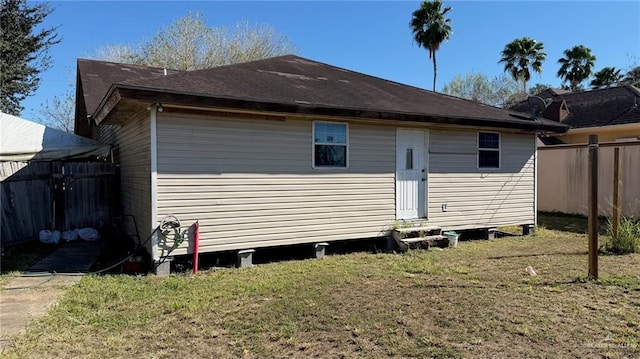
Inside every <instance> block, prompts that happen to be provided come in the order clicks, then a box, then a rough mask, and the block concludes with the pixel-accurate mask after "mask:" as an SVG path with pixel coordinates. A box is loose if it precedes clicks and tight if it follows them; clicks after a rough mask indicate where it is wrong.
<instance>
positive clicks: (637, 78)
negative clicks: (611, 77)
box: [622, 66, 640, 86]
mask: <svg viewBox="0 0 640 359" xmlns="http://www.w3.org/2000/svg"><path fill="white" fill-rule="evenodd" d="M622 82H623V83H625V84H629V85H633V86H640V66H636V67H634V68H632V69H631V70H629V72H627V75H626V76H625V78H624V80H622Z"/></svg>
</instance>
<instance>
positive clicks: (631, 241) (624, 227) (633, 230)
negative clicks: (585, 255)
mask: <svg viewBox="0 0 640 359" xmlns="http://www.w3.org/2000/svg"><path fill="white" fill-rule="evenodd" d="M607 225H608V228H607V232H608V234H609V236H611V237H610V238H609V239H608V240H607V241H606V242H605V243H604V250H605V251H607V252H612V253H616V254H627V253H640V220H636V219H633V218H622V219H621V220H620V228H619V235H618V238H614V236H613V221H612V220H611V219H609V222H608V224H607Z"/></svg>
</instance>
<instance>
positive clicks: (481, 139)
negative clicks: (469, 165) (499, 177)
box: [478, 132, 500, 168]
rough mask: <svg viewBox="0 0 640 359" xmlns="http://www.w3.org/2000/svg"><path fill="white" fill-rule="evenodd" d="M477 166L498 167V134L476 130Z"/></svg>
mask: <svg viewBox="0 0 640 359" xmlns="http://www.w3.org/2000/svg"><path fill="white" fill-rule="evenodd" d="M478 168H500V134H499V133H497V132H478Z"/></svg>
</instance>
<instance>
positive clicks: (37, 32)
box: [0, 0, 60, 115]
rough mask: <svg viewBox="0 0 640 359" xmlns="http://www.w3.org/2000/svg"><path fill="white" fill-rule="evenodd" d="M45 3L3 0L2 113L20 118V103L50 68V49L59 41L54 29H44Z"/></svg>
mask: <svg viewBox="0 0 640 359" xmlns="http://www.w3.org/2000/svg"><path fill="white" fill-rule="evenodd" d="M51 11H52V10H51V8H50V7H49V6H48V5H47V4H46V3H31V4H28V3H27V0H0V111H2V112H5V113H9V114H12V115H20V112H22V110H23V109H24V107H23V106H22V105H20V103H21V102H22V101H23V100H24V99H25V98H26V97H27V96H29V95H31V94H33V93H34V92H35V91H36V90H37V89H38V86H39V85H40V76H39V75H40V73H41V72H43V71H45V70H47V69H48V68H49V67H50V65H51V58H50V56H49V49H50V48H51V46H53V45H55V44H57V43H58V42H60V38H59V37H58V35H57V33H56V28H55V27H50V28H42V26H41V23H42V21H44V19H45V18H46V17H47V16H48V15H49V14H50V13H51Z"/></svg>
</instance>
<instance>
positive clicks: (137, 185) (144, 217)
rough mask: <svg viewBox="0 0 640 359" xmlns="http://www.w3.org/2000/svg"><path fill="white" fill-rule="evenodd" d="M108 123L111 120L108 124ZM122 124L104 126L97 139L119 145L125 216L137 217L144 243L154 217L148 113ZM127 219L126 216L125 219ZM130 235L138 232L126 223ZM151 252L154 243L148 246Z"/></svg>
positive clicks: (117, 146) (100, 129)
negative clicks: (152, 212)
mask: <svg viewBox="0 0 640 359" xmlns="http://www.w3.org/2000/svg"><path fill="white" fill-rule="evenodd" d="M107 122H108V121H107ZM121 122H123V125H121V126H117V125H109V124H105V123H101V124H100V125H99V126H98V132H97V138H98V139H99V140H100V141H101V142H103V143H110V144H114V145H116V148H117V154H118V155H117V157H118V163H119V164H120V188H121V189H120V193H121V201H122V213H123V214H124V215H134V216H135V221H136V223H137V226H138V232H139V234H140V239H141V241H145V240H146V239H147V238H148V236H149V235H150V234H151V228H152V226H154V224H153V223H152V218H151V152H150V121H149V116H148V113H145V114H144V115H138V116H136V117H133V118H131V119H128V120H126V121H121ZM125 219H126V217H125ZM127 227H128V228H127V229H126V230H127V232H128V233H129V234H133V233H135V229H134V228H133V225H132V223H129V221H127ZM147 249H148V251H149V253H151V241H149V242H148V243H147Z"/></svg>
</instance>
